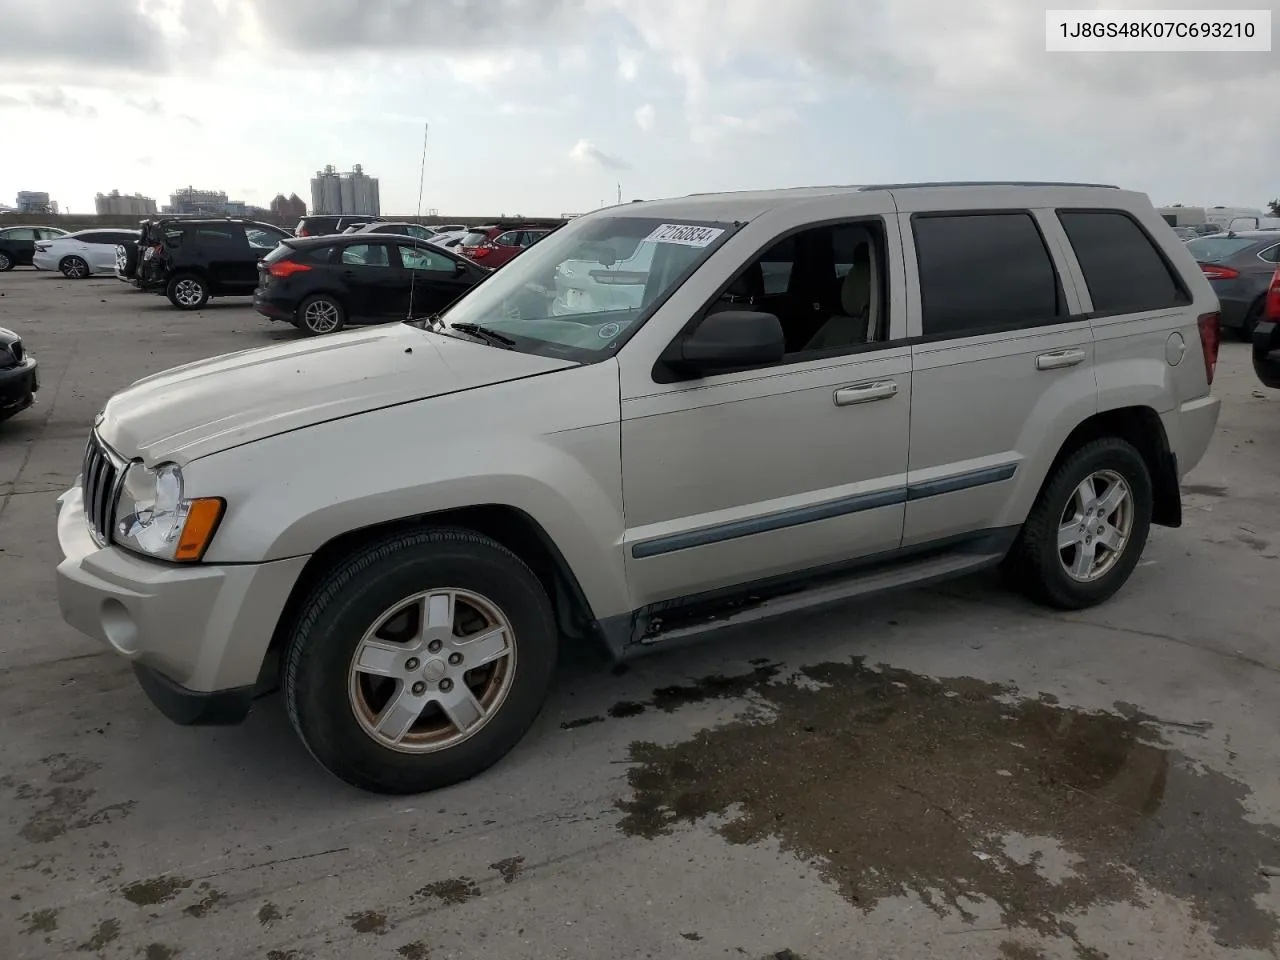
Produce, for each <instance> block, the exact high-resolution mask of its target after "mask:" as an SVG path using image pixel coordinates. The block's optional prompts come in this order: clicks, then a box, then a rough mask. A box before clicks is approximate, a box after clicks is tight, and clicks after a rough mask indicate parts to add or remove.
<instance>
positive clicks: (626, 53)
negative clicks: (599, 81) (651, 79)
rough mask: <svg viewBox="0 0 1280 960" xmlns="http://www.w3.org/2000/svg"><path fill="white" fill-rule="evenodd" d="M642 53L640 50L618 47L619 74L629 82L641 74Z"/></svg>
mask: <svg viewBox="0 0 1280 960" xmlns="http://www.w3.org/2000/svg"><path fill="white" fill-rule="evenodd" d="M642 56H643V55H642V54H641V53H640V51H638V50H631V49H628V48H627V47H619V48H618V76H619V77H621V78H622V79H623V80H626V81H628V82H630V81H632V80H634V79H635V78H636V77H637V76H639V75H640V60H641V58H642Z"/></svg>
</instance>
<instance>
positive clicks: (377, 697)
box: [348, 589, 516, 754]
mask: <svg viewBox="0 0 1280 960" xmlns="http://www.w3.org/2000/svg"><path fill="white" fill-rule="evenodd" d="M515 667H516V647H515V634H514V631H513V630H512V627H511V623H510V622H509V620H508V619H507V617H506V615H505V614H504V613H503V612H502V610H501V609H499V608H498V606H497V605H496V604H494V603H493V602H492V601H490V600H488V599H487V598H485V597H482V596H480V595H479V594H477V593H473V592H471V591H469V590H460V589H439V590H429V591H424V592H422V593H417V594H414V595H413V596H410V597H406V598H405V599H404V600H402V601H400V602H399V603H397V604H395V605H394V606H392V607H391V608H390V609H388V610H386V611H384V612H383V613H382V614H380V615H379V616H378V617H377V618H376V619H375V620H374V623H373V626H372V627H371V628H370V629H369V630H368V631H367V632H366V633H365V635H364V637H363V638H361V640H360V643H359V644H357V646H356V649H355V653H354V655H353V656H352V658H351V667H350V674H349V680H348V695H349V699H350V705H351V709H352V711H353V712H354V714H355V717H356V719H357V721H358V722H359V723H360V726H361V728H362V729H363V730H364V732H365V733H366V734H368V736H369V737H371V738H372V739H373V740H374V741H375V742H376V743H378V744H379V745H381V746H383V747H386V748H388V749H390V750H395V751H397V752H400V753H414V754H423V753H436V752H438V751H441V750H447V749H449V748H450V747H454V746H457V745H458V744H459V743H461V742H462V741H464V740H467V739H469V738H470V737H472V736H474V735H475V734H476V733H478V732H479V731H480V730H481V729H483V728H484V727H485V726H486V725H487V724H488V723H489V721H490V720H491V719H492V718H493V717H494V716H495V715H496V714H497V713H498V711H499V710H500V709H501V707H502V704H503V702H504V701H505V700H506V698H507V694H508V693H509V692H510V690H511V686H512V682H513V680H514V679H515Z"/></svg>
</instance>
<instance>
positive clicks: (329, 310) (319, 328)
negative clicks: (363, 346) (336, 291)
mask: <svg viewBox="0 0 1280 960" xmlns="http://www.w3.org/2000/svg"><path fill="white" fill-rule="evenodd" d="M346 322H347V316H346V311H345V310H343V309H342V304H340V303H339V302H338V301H337V300H335V299H334V298H333V297H331V296H329V295H327V294H323V293H321V294H316V295H315V296H313V297H307V299H305V300H303V301H302V303H300V304H299V305H298V312H297V315H296V325H297V327H298V329H299V330H301V331H302V332H303V333H305V334H306V335H307V336H310V337H318V336H321V335H323V334H326V333H337V332H338V331H339V330H341V329H342V328H343V326H345V325H346Z"/></svg>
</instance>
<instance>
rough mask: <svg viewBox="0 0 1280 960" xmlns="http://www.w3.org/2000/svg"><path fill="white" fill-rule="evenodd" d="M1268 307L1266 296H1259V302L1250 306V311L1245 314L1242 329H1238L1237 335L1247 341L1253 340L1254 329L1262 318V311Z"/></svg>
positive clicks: (1241, 324)
mask: <svg viewBox="0 0 1280 960" xmlns="http://www.w3.org/2000/svg"><path fill="white" fill-rule="evenodd" d="M1264 307H1266V298H1265V297H1259V298H1258V300H1257V302H1256V303H1254V305H1253V306H1251V307H1250V308H1249V312H1248V313H1246V314H1245V315H1244V319H1243V320H1241V321H1240V329H1238V330H1237V331H1236V335H1237V336H1239V338H1240V339H1241V340H1243V341H1244V342H1245V343H1252V342H1253V330H1254V328H1255V327H1256V326H1257V325H1258V323H1259V321H1261V320H1262V311H1263V308H1264Z"/></svg>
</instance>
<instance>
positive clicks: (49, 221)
mask: <svg viewBox="0 0 1280 960" xmlns="http://www.w3.org/2000/svg"><path fill="white" fill-rule="evenodd" d="M158 216H163V214H158ZM145 219H146V218H145V217H143V216H140V215H139V214H124V215H116V214H109V215H104V216H98V215H97V214H91V213H89V214H84V215H80V214H71V215H70V216H67V215H64V214H49V213H0V230H3V229H4V228H5V227H16V226H19V225H21V226H42V227H61V228H62V229H63V230H73V231H74V230H91V229H93V228H95V227H136V226H137V225H138V224H139V223H140V222H141V221H143V220H145ZM248 219H255V218H248ZM257 219H261V221H262V222H264V223H274V224H277V225H279V226H282V227H286V228H288V229H293V227H294V226H295V225H297V222H298V219H297V218H296V217H291V218H288V219H287V220H286V219H282V218H280V217H271V216H266V217H261V218H257ZM384 219H386V220H400V221H404V222H405V223H422V224H426V225H428V226H430V225H431V224H433V223H465V224H466V225H467V226H474V225H479V224H485V223H492V222H493V221H495V220H499V219H502V218H500V217H414V216H407V217H401V216H395V217H393V216H386V217H384Z"/></svg>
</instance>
